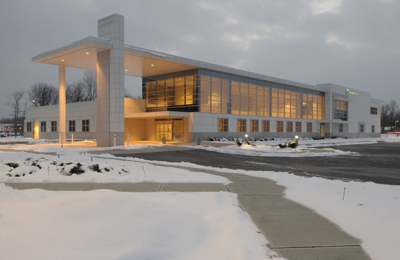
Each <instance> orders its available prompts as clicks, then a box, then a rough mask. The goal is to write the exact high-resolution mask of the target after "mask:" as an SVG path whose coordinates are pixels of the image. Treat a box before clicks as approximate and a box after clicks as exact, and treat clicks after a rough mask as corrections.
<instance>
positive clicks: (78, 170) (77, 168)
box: [69, 163, 85, 175]
mask: <svg viewBox="0 0 400 260" xmlns="http://www.w3.org/2000/svg"><path fill="white" fill-rule="evenodd" d="M81 167H82V164H80V163H77V164H76V165H75V166H74V167H72V168H71V170H69V173H70V174H71V175H72V174H81V173H84V172H85V170H84V169H82V168H81Z"/></svg>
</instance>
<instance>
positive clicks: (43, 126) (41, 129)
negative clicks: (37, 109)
mask: <svg viewBox="0 0 400 260" xmlns="http://www.w3.org/2000/svg"><path fill="white" fill-rule="evenodd" d="M40 132H46V122H45V121H42V122H40Z"/></svg>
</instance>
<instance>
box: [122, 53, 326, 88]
mask: <svg viewBox="0 0 400 260" xmlns="http://www.w3.org/2000/svg"><path fill="white" fill-rule="evenodd" d="M125 51H126V52H128V53H129V52H130V53H133V54H139V55H143V56H148V57H152V58H156V59H160V60H165V61H170V62H176V63H181V64H186V65H190V66H193V67H196V68H198V69H205V70H212V71H216V72H221V73H226V74H232V75H238V76H242V77H246V78H252V79H256V80H264V81H270V82H274V83H280V84H284V85H289V86H294V87H300V88H305V89H311V90H314V91H318V92H326V90H324V89H321V88H319V87H317V86H315V85H310V84H305V83H300V82H296V81H291V80H286V79H281V78H276V77H271V76H267V75H263V74H259V73H253V72H248V71H244V70H240V69H235V68H230V67H226V66H221V65H217V64H213V63H208V62H203V61H199V60H193V59H188V58H183V57H179V56H175V55H171V54H167V53H163V52H158V51H153V50H149V49H145V48H141V47H136V46H132V45H125Z"/></svg>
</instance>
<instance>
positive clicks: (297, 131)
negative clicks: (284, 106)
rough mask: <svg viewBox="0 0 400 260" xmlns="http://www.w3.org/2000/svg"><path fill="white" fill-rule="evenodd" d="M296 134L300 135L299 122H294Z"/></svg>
mask: <svg viewBox="0 0 400 260" xmlns="http://www.w3.org/2000/svg"><path fill="white" fill-rule="evenodd" d="M296 133H301V122H296Z"/></svg>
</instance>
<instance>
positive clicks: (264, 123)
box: [262, 120, 270, 133]
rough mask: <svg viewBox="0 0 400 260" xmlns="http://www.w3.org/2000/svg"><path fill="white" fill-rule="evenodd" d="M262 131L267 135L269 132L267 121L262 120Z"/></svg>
mask: <svg viewBox="0 0 400 260" xmlns="http://www.w3.org/2000/svg"><path fill="white" fill-rule="evenodd" d="M262 131H263V132H266V133H269V132H270V122H269V120H263V121H262Z"/></svg>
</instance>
